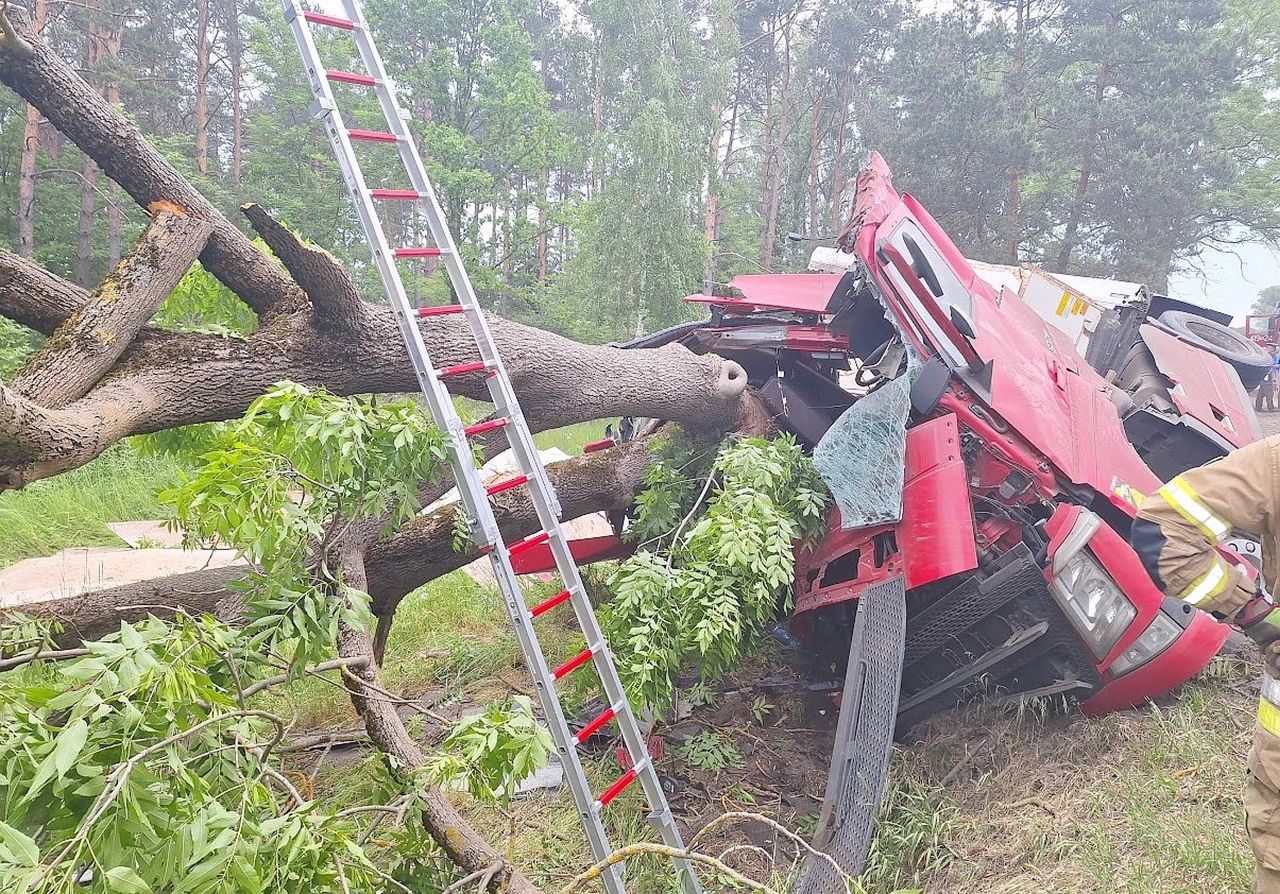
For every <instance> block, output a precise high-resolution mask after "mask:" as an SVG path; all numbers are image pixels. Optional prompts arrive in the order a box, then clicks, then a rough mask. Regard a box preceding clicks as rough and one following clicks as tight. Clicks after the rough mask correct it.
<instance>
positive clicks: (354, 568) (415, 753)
mask: <svg viewBox="0 0 1280 894" xmlns="http://www.w3.org/2000/svg"><path fill="white" fill-rule="evenodd" d="M338 567H339V568H340V569H341V572H342V581H343V583H344V584H345V585H347V586H350V587H354V588H355V589H357V590H365V589H366V588H367V586H368V581H367V576H366V574H365V567H364V561H363V557H362V556H361V555H360V554H359V553H358V552H354V551H353V552H348V553H346V554H345V555H343V556H342V557H341V558H340V560H339V563H338ZM337 646H338V657H339V658H363V659H366V660H365V661H364V663H363V664H361V665H360V666H358V667H350V668H347V669H346V670H345V671H344V672H343V679H344V681H345V683H346V686H347V690H348V692H349V693H350V695H351V704H352V705H354V706H355V709H356V713H358V714H359V715H360V718H361V719H362V720H363V721H364V726H365V730H366V731H367V732H368V733H369V741H370V742H372V743H373V745H374V747H375V748H377V749H378V750H379V751H381V752H382V753H383V754H386V755H388V756H390V757H393V758H395V760H396V761H397V763H398V764H399V766H400V769H401V772H404V773H406V774H407V773H412V772H413V771H414V770H418V769H420V768H422V767H423V766H424V765H425V764H426V762H427V756H426V754H424V753H423V751H422V749H421V748H420V747H418V743H417V742H415V741H414V740H413V737H412V736H410V735H409V731H408V730H407V729H406V728H405V725H404V721H403V720H401V719H400V715H399V713H397V711H396V705H395V704H394V703H393V702H391V701H389V700H388V699H387V698H386V696H385V693H386V691H387V690H386V687H385V686H383V685H382V681H381V680H380V679H379V675H378V664H377V661H376V660H375V658H374V648H373V641H372V640H371V639H370V637H369V634H368V633H367V632H366V631H363V630H355V629H353V628H351V627H347V626H346V625H343V626H342V627H341V628H340V629H339V631H338V643H337ZM419 803H420V805H421V806H420V811H421V819H422V823H423V825H425V826H426V828H427V831H428V832H429V833H430V834H431V837H432V838H433V839H434V840H435V842H436V844H438V845H439V846H440V847H441V848H442V849H443V850H444V852H445V853H446V854H448V856H449V859H450V860H452V861H453V862H454V863H455V864H457V865H458V866H459V867H461V868H462V869H463V870H465V871H467V872H478V871H481V870H484V869H486V868H488V867H490V866H493V865H494V864H499V865H501V866H502V867H503V868H502V870H500V871H499V872H497V873H496V874H495V878H494V879H493V880H492V882H491V883H490V886H489V889H488V890H490V891H494V892H503V891H510V892H513V894H540V891H539V889H538V888H537V887H535V886H534V884H533V883H532V882H530V881H529V880H528V879H527V878H525V877H524V876H523V875H522V874H521V873H519V872H516V871H514V870H513V869H512V867H511V865H510V863H508V862H507V861H506V860H505V859H504V858H503V857H502V856H500V855H499V854H498V852H497V851H496V850H494V849H493V848H492V847H491V846H490V845H489V843H488V842H486V841H485V840H484V838H483V837H482V836H481V835H480V834H479V833H478V832H476V830H475V829H473V828H471V825H470V824H469V823H468V822H467V821H466V819H465V818H463V816H462V814H460V813H459V812H458V809H457V808H456V807H454V806H453V804H452V803H450V801H449V799H448V798H447V797H446V796H445V794H444V792H442V791H440V789H438V788H435V787H432V788H431V789H429V790H428V791H427V793H426V795H425V796H423V797H422V798H421V799H420V801H419Z"/></svg>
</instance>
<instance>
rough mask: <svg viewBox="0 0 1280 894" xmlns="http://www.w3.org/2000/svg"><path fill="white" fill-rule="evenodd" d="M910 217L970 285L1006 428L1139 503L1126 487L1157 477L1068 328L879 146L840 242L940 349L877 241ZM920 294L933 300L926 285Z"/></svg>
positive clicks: (1111, 492) (916, 338) (1070, 471)
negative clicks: (981, 251) (980, 258)
mask: <svg viewBox="0 0 1280 894" xmlns="http://www.w3.org/2000/svg"><path fill="white" fill-rule="evenodd" d="M908 217H910V218H913V219H914V220H915V222H916V224H917V225H918V226H919V227H920V229H921V230H922V231H923V232H924V233H925V234H926V235H927V236H928V237H929V239H930V241H931V242H932V243H933V245H934V247H935V248H936V249H937V251H938V253H939V254H941V255H942V257H943V259H944V260H945V261H946V263H947V265H948V266H949V267H950V268H951V269H952V271H953V272H954V273H955V274H956V276H957V277H958V278H959V279H960V280H961V282H962V283H966V284H967V285H968V288H969V291H970V293H971V295H972V299H973V305H974V306H973V324H974V327H975V330H976V331H975V338H974V339H973V340H972V344H973V347H974V349H975V350H976V351H977V354H978V355H979V356H980V357H981V358H982V359H983V360H984V361H991V362H992V376H991V379H992V381H991V398H990V408H991V410H994V412H995V414H996V415H997V416H998V417H1000V419H998V420H996V421H997V423H999V422H1000V421H1001V420H1002V421H1003V423H1005V424H1007V430H1009V431H1010V432H1014V433H1016V434H1017V435H1019V436H1021V438H1025V439H1026V441H1027V442H1029V444H1030V446H1032V447H1034V448H1035V450H1036V451H1038V452H1040V453H1042V454H1043V455H1044V456H1045V457H1047V458H1048V460H1049V461H1050V462H1051V463H1052V464H1053V466H1055V467H1056V468H1057V469H1058V470H1059V471H1060V472H1061V473H1062V474H1063V475H1064V476H1065V477H1066V478H1068V479H1070V480H1071V481H1073V482H1075V483H1077V484H1085V485H1089V486H1092V487H1093V488H1094V489H1096V490H1097V491H1099V492H1100V493H1103V494H1106V495H1107V496H1108V498H1109V499H1111V501H1112V502H1113V503H1115V504H1116V505H1117V506H1119V507H1121V508H1122V509H1124V510H1126V511H1128V512H1130V513H1132V512H1133V507H1132V505H1131V504H1130V503H1129V502H1128V501H1127V500H1125V499H1124V498H1123V497H1122V496H1120V495H1119V494H1120V493H1127V492H1129V491H1130V490H1134V491H1138V492H1143V493H1145V492H1150V491H1151V490H1154V489H1155V488H1156V487H1158V486H1159V482H1158V481H1157V480H1156V478H1155V476H1154V475H1152V474H1151V471H1150V470H1149V469H1148V468H1147V467H1146V465H1145V464H1144V463H1143V462H1142V460H1141V459H1139V458H1138V455H1137V453H1136V452H1134V450H1133V446H1132V445H1131V444H1130V443H1129V441H1128V439H1127V437H1126V436H1125V433H1124V428H1123V426H1122V425H1121V423H1120V418H1119V416H1118V415H1117V414H1116V412H1115V409H1114V408H1113V407H1112V406H1109V401H1108V400H1107V398H1106V394H1105V391H1106V383H1105V382H1104V381H1103V380H1102V379H1101V378H1100V377H1099V376H1098V374H1097V373H1096V372H1094V371H1093V370H1092V369H1091V368H1090V367H1089V366H1088V365H1087V364H1086V363H1085V362H1084V360H1083V359H1082V358H1081V357H1080V356H1079V354H1078V353H1076V350H1075V347H1074V346H1073V345H1072V344H1071V343H1070V341H1069V340H1068V339H1067V337H1066V336H1065V335H1064V334H1063V333H1061V332H1059V331H1058V330H1056V329H1054V328H1053V327H1052V326H1050V325H1049V324H1048V323H1046V322H1045V321H1044V320H1042V319H1041V318H1040V317H1039V316H1038V315H1037V314H1036V313H1035V312H1034V311H1033V310H1032V309H1031V308H1030V307H1028V306H1027V305H1026V304H1024V303H1023V302H1022V300H1021V299H1019V298H1018V296H1017V295H1015V294H1013V293H1011V292H1008V291H1005V292H1004V293H1002V294H999V295H997V294H996V292H995V290H994V289H993V288H992V287H991V286H990V285H989V284H988V283H987V282H986V281H985V280H983V279H982V278H981V277H979V276H978V275H977V274H976V273H975V272H974V270H973V268H972V267H971V266H970V265H969V263H968V261H966V260H965V259H964V257H963V256H962V255H961V253H960V251H959V249H957V248H956V246H955V244H954V243H952V242H951V240H950V239H949V238H948V237H947V235H946V233H944V232H943V231H942V228H941V227H940V226H939V225H938V222H937V221H935V220H934V219H933V218H932V217H931V216H930V215H929V213H928V211H926V210H925V209H924V207H923V206H921V205H920V203H919V202H917V201H916V200H915V199H914V198H912V197H911V196H909V195H903V196H901V197H899V196H898V194H897V193H896V192H895V191H894V188H893V183H892V180H891V179H890V174H889V169H888V166H887V165H885V163H884V160H883V159H882V158H880V157H879V156H878V155H875V154H874V153H873V155H872V157H871V159H870V160H869V162H868V164H867V165H866V166H865V167H864V169H863V172H862V176H861V178H860V180H859V184H858V197H857V206H856V208H855V212H854V221H855V222H856V224H857V229H856V230H855V229H853V228H852V227H851V228H850V229H849V230H846V232H845V234H843V235H842V237H841V238H842V244H845V245H848V244H849V243H850V242H852V243H853V244H854V247H855V249H856V251H857V253H858V254H859V255H860V256H861V257H862V259H863V261H864V262H865V263H866V264H867V266H868V267H869V269H870V270H871V272H872V275H873V277H874V278H875V280H876V282H877V284H878V285H879V286H880V289H881V291H882V293H883V294H884V296H885V300H886V302H887V303H888V304H889V309H890V310H891V311H892V312H893V314H894V315H895V316H896V317H897V318H898V320H899V322H900V323H902V324H903V326H904V327H905V328H906V331H907V335H908V338H909V339H910V340H911V341H912V342H913V343H915V344H916V345H918V346H920V347H921V348H922V349H923V350H925V351H926V352H927V353H937V346H936V345H933V344H932V343H931V342H930V341H929V340H928V338H927V337H926V336H922V335H921V334H920V331H921V327H920V323H921V321H920V320H917V319H916V317H915V316H914V313H913V311H912V310H911V308H910V307H908V306H907V304H906V302H905V301H903V300H902V298H903V296H900V295H898V294H897V293H896V292H895V290H894V287H893V284H892V282H891V281H890V280H889V279H888V277H886V276H885V272H884V263H885V262H884V261H883V260H882V259H881V258H880V257H879V256H878V253H877V251H876V239H877V232H878V231H879V230H881V229H884V230H885V231H886V232H888V231H890V230H892V229H893V228H894V227H896V226H897V225H898V224H899V223H900V222H901V221H902V220H903V219H904V218H908ZM855 233H856V236H855ZM908 281H910V278H908ZM916 298H917V299H918V300H920V301H924V300H925V299H924V297H921V296H919V295H917V296H916ZM939 313H940V311H939ZM997 427H998V426H997ZM1027 471H1028V472H1031V473H1032V474H1033V475H1037V474H1038V473H1041V472H1043V471H1047V470H1040V469H1038V468H1035V467H1033V468H1031V469H1028V470H1027Z"/></svg>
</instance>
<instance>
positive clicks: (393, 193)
mask: <svg viewBox="0 0 1280 894" xmlns="http://www.w3.org/2000/svg"><path fill="white" fill-rule="evenodd" d="M369 195H371V196H373V197H374V198H375V199H425V198H426V196H425V195H424V194H422V193H420V192H418V191H417V190H416V189H371V190H369Z"/></svg>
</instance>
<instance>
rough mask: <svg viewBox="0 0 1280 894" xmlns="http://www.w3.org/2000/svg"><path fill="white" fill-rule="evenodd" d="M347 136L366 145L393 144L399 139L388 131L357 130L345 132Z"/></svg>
mask: <svg viewBox="0 0 1280 894" xmlns="http://www.w3.org/2000/svg"><path fill="white" fill-rule="evenodd" d="M347 136H348V137H350V138H351V139H353V140H363V141H364V142H366V143H395V142H397V141H398V140H399V139H400V138H399V137H397V136H396V135H395V134H393V133H392V132H391V131H389V130H361V129H359V128H353V129H351V130H349V131H347Z"/></svg>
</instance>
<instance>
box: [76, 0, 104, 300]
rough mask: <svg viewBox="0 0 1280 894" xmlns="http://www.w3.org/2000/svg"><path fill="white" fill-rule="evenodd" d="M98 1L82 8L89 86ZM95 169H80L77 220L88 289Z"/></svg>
mask: <svg viewBox="0 0 1280 894" xmlns="http://www.w3.org/2000/svg"><path fill="white" fill-rule="evenodd" d="M100 12H101V5H100V0H89V2H88V3H87V4H86V6H85V14H86V15H87V16H88V27H87V29H86V31H85V51H84V70H85V74H86V75H87V76H88V78H89V79H90V83H93V82H95V81H97V74H96V69H97V67H98V56H99V55H100V53H101V47H102V29H101V25H100V23H99V21H98V16H99V13H100ZM97 187H98V166H97V165H96V164H94V162H93V159H92V158H91V157H88V156H86V157H85V160H84V163H83V164H82V165H81V166H80V213H79V215H78V217H77V218H76V282H77V283H78V284H80V285H81V286H83V287H85V288H88V287H89V286H90V285H92V284H93V216H94V211H95V210H96V206H97Z"/></svg>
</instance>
